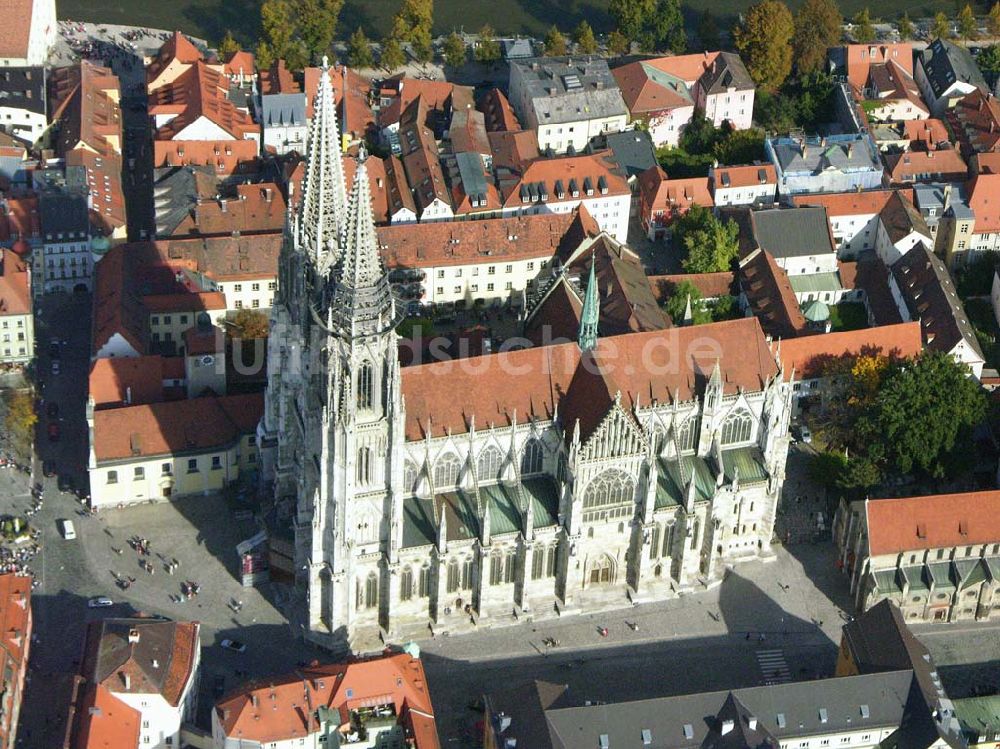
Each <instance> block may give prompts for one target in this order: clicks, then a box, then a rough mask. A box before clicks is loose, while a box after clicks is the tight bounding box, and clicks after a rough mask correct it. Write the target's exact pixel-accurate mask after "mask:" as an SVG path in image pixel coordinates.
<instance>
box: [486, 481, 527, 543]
mask: <svg viewBox="0 0 1000 749" xmlns="http://www.w3.org/2000/svg"><path fill="white" fill-rule="evenodd" d="M479 496H480V498H481V499H482V500H483V501H484V502H486V506H487V507H488V508H489V513H490V534H491V535H498V534H501V533H516V532H517V531H519V530H521V512H520V510H519V509H518V508H519V507H520V504H521V487H519V486H517V485H516V484H513V485H507V484H491V485H489V486H481V487H479Z"/></svg>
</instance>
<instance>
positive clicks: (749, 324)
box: [402, 317, 777, 440]
mask: <svg viewBox="0 0 1000 749" xmlns="http://www.w3.org/2000/svg"><path fill="white" fill-rule="evenodd" d="M588 356H592V357H593V359H594V361H593V362H590V363H588V364H587V365H586V366H581V352H580V348H579V346H578V345H577V344H576V343H575V342H573V343H567V344H561V345H554V346H541V347H536V348H529V349H523V350H520V351H510V352H505V353H499V354H492V355H487V356H480V357H477V358H476V359H475V360H473V361H474V362H475V366H470V367H466V366H461V365H460V364H458V365H456V363H455V362H438V363H432V364H424V365H419V366H412V367H407V368H405V369H403V370H402V378H403V379H402V393H403V395H404V397H405V398H406V439H408V440H418V439H421V438H423V437H424V436H425V435H426V434H428V433H433V435H434V436H443V435H445V434H448V433H449V432H450V433H456V434H461V433H464V432H467V431H468V429H469V427H470V425H471V423H472V422H473V421H475V425H476V427H477V428H479V429H483V428H486V427H487V426H489V425H490V424H495V425H496V426H501V427H502V426H508V425H510V424H511V423H512V422H513V421H514V419H515V418H516V419H517V421H519V422H521V423H524V422H527V421H529V420H530V419H532V418H537V419H551V418H554V416H555V413H556V409H557V408H558V412H559V418H560V419H561V420H562V422H563V423H564V424H565V425H566V427H567V433H568V434H571V433H572V431H573V429H574V425H575V423H576V420H577V419H578V418H579V419H580V420H581V422H586V423H592V422H593V420H594V419H595V418H596V417H595V416H594V413H599V414H600V415H601V416H603V414H604V413H606V410H607V407H610V402H612V401H613V400H614V394H615V393H616V392H618V391H620V392H621V398H622V403H623V404H624V405H625V406H626V407H627V408H631V407H632V406H633V405H634V404H635V403H636V402H637V401H641V402H642V403H646V404H648V403H650V402H651V401H653V400H657V401H661V402H664V403H669V402H672V401H673V400H674V399H675V398H680V399H681V400H690V399H691V398H693V397H694V396H695V395H696V394H697V393H698V392H699V387H700V385H699V383H700V382H701V379H702V378H706V377H707V376H708V375H709V374H710V373H711V371H712V368H713V367H714V366H715V363H716V361H717V360H718V361H719V362H720V363H721V367H722V372H723V377H724V380H725V382H724V387H725V391H726V393H735V392H737V391H738V390H739V389H740V388H743V389H744V390H747V391H751V392H756V391H759V390H760V389H761V388H762V387H763V386H764V385H765V383H766V382H767V381H768V380H769V378H771V377H773V376H774V374H776V373H777V365H776V364H775V361H774V358H773V356H772V355H771V353H770V351H769V350H768V347H767V341H766V340H765V338H764V333H763V331H762V330H761V327H760V323H759V322H758V321H757V320H756V318H752V317H748V318H741V319H739V320H731V321H727V322H720V323H710V324H707V325H698V326H691V327H682V328H670V329H669V330H655V331H649V332H644V333H632V334H627V335H619V336H613V337H608V338H600V339H599V340H598V344H597V348H596V349H595V350H594V351H593V352H589V353H588ZM622 362H634V363H636V366H635V368H634V369H633V368H631V367H630V368H625V367H622V366H620V365H621V363H622ZM590 372H595V373H597V374H596V375H595V376H598V377H600V378H601V380H602V383H603V384H602V385H601V388H604V390H603V392H602V390H601V388H598V390H597V395H598V396H599V397H595V393H594V391H593V390H592V386H593V383H592V382H591V375H590V374H589V373H590ZM485 383H489V384H488V386H485V385H484V384H485ZM577 386H579V388H578V387H577ZM602 409H603V410H602ZM583 425H584V426H585V424H583Z"/></svg>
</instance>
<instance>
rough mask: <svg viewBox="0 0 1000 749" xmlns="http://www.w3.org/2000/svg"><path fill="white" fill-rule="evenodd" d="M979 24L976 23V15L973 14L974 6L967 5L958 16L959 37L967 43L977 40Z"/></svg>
mask: <svg viewBox="0 0 1000 749" xmlns="http://www.w3.org/2000/svg"><path fill="white" fill-rule="evenodd" d="M978 28H979V24H978V23H977V22H976V14H975V13H973V12H972V6H971V5H966V6H965V7H964V8H962V10H961V11H960V12H959V14H958V35H959V36H960V37H962V38H963V39H964V40H965V41H969V40H970V39H975V38H976V29H978Z"/></svg>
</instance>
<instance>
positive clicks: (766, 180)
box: [709, 164, 778, 192]
mask: <svg viewBox="0 0 1000 749" xmlns="http://www.w3.org/2000/svg"><path fill="white" fill-rule="evenodd" d="M762 175H763V181H762V179H761V176H762ZM709 178H710V179H711V180H712V189H713V192H714V191H715V190H718V189H719V188H722V189H725V190H728V189H731V188H734V187H758V186H759V185H761V184H768V185H777V184H778V175H777V173H776V172H775V170H774V164H746V165H744V166H720V167H716V168H714V169H713V170H712V173H711V174H709Z"/></svg>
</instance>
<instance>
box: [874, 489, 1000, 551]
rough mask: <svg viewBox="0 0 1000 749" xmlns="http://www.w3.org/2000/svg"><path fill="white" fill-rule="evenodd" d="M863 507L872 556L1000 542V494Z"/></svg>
mask: <svg viewBox="0 0 1000 749" xmlns="http://www.w3.org/2000/svg"><path fill="white" fill-rule="evenodd" d="M865 506H866V510H867V514H868V553H869V554H870V555H871V556H873V557H874V556H880V555H882V554H898V553H900V552H903V551H910V550H917V549H941V548H944V549H947V548H950V547H953V546H974V545H977V544H987V543H996V542H998V541H1000V491H981V492H964V493H961V494H936V495H932V496H929V497H906V498H903V499H872V500H868V501H867V502H866V503H865Z"/></svg>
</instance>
